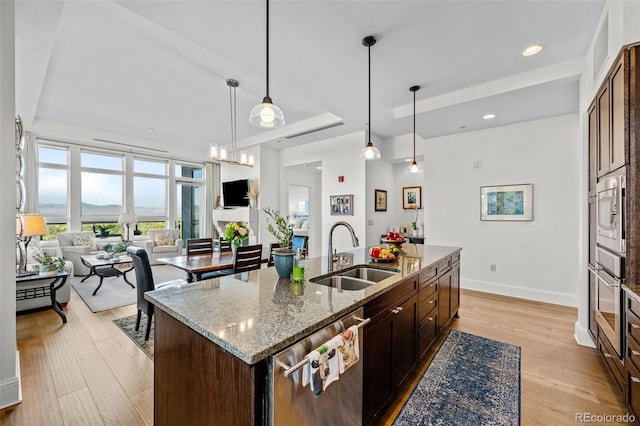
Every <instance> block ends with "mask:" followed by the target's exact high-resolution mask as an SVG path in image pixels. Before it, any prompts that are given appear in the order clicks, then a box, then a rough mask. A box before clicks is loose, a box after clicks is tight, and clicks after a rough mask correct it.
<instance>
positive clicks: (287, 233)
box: [262, 207, 293, 249]
mask: <svg viewBox="0 0 640 426" xmlns="http://www.w3.org/2000/svg"><path fill="white" fill-rule="evenodd" d="M262 210H263V211H264V212H265V213H266V214H267V215H268V216H269V217H270V218H271V220H273V221H274V222H275V226H273V223H269V224H268V225H267V231H269V232H270V233H271V235H273V236H274V237H276V239H277V240H278V242H279V243H280V248H281V249H288V248H289V247H291V238H293V226H292V225H291V224H290V223H289V216H281V215H280V211H279V210H271V208H270V207H267V208H266V209H262Z"/></svg>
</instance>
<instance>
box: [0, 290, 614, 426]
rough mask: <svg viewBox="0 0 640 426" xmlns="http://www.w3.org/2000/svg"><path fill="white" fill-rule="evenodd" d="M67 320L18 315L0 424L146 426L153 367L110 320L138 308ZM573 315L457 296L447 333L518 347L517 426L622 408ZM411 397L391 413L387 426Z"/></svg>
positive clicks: (75, 301)
mask: <svg viewBox="0 0 640 426" xmlns="http://www.w3.org/2000/svg"><path fill="white" fill-rule="evenodd" d="M66 313H67V317H68V320H69V322H68V323H67V324H66V325H64V326H62V325H61V322H60V318H59V317H58V316H57V315H56V314H55V312H53V311H52V310H48V311H42V312H36V313H32V314H27V315H19V316H18V317H17V333H18V350H19V351H20V362H21V372H22V391H23V402H22V403H21V404H18V405H16V406H14V407H10V408H7V409H5V410H2V411H0V424H1V425H7V426H9V425H25V426H31V425H63V424H65V425H82V426H85V425H106V424H118V425H137V424H147V425H152V424H153V362H152V361H151V360H150V359H149V358H148V357H147V356H146V355H145V354H144V353H143V352H142V351H141V350H140V349H139V348H138V347H137V346H136V345H135V344H134V343H133V342H131V341H130V340H129V338H128V337H126V336H125V335H124V333H122V332H121V331H120V330H119V329H118V328H117V327H116V326H115V325H113V323H112V322H111V321H112V320H114V319H116V318H121V317H124V316H128V315H133V314H134V313H135V306H133V305H132V306H127V307H124V308H118V309H113V310H110V311H105V312H100V313H97V314H93V313H91V311H90V310H89V309H88V308H87V307H86V305H85V304H84V302H82V300H81V299H80V298H79V297H78V295H77V294H76V293H75V291H74V290H73V289H72V295H71V302H70V303H69V306H68V309H67V310H66ZM576 313H577V311H576V310H575V309H572V308H567V307H563V306H557V305H549V304H545V303H539V302H530V301H526V300H521V299H513V298H508V297H503V296H496V295H491V294H486V293H480V292H474V291H468V290H462V297H461V307H460V318H459V319H457V320H455V322H454V325H453V327H454V328H456V329H458V330H461V331H465V332H468V333H473V334H476V335H479V336H484V337H488V338H491V339H495V340H499V341H502V342H506V343H510V344H513V345H518V346H520V347H522V384H521V386H522V424H523V425H538V424H540V425H551V424H553V425H565V424H567V425H568V424H573V423H575V413H578V412H580V413H581V412H588V413H593V414H612V415H615V414H623V413H624V411H625V410H624V407H623V406H622V405H621V404H620V402H619V401H618V400H617V398H616V396H615V394H614V392H613V388H612V386H611V384H610V383H609V381H608V380H607V377H606V376H605V372H604V367H603V365H602V364H601V362H600V360H599V359H598V357H597V353H596V352H595V350H594V349H589V348H585V347H581V346H578V345H577V344H576V343H575V341H574V339H573V327H574V322H575V320H576ZM423 371H424V367H423V368H421V369H419V371H418V372H417V373H416V374H415V377H414V379H413V382H414V383H415V382H417V380H418V379H419V377H420V376H421V374H422V372H423ZM408 395H409V392H406V393H405V394H404V395H403V396H402V397H401V398H399V399H398V401H396V403H395V404H394V405H393V406H392V407H391V408H390V410H389V412H388V416H387V418H386V419H385V422H386V423H387V424H390V423H391V422H392V421H393V418H394V417H395V415H396V414H397V412H398V411H399V410H400V408H401V405H402V403H403V402H404V400H406V398H407V397H408Z"/></svg>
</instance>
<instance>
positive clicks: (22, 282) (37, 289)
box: [16, 272, 69, 324]
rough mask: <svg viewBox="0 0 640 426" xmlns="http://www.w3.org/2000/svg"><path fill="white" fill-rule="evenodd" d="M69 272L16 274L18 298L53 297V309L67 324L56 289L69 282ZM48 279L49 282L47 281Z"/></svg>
mask: <svg viewBox="0 0 640 426" xmlns="http://www.w3.org/2000/svg"><path fill="white" fill-rule="evenodd" d="M68 276H69V273H68V272H54V273H52V274H43V275H40V274H35V275H26V276H21V277H18V276H16V300H26V299H35V298H36V297H46V296H50V297H51V309H53V310H54V311H56V313H57V314H58V315H60V318H62V322H63V323H64V324H66V322H67V316H66V315H65V314H64V312H62V305H61V304H60V302H58V301H57V300H56V291H58V290H60V288H62V286H63V285H64V283H66V282H67V277H68ZM46 281H48V283H47V282H46Z"/></svg>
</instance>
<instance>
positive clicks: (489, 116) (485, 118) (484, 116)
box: [482, 114, 496, 120]
mask: <svg viewBox="0 0 640 426" xmlns="http://www.w3.org/2000/svg"><path fill="white" fill-rule="evenodd" d="M492 118H496V115H495V114H486V115H483V116H482V119H483V120H491V119H492Z"/></svg>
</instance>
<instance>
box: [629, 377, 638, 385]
mask: <svg viewBox="0 0 640 426" xmlns="http://www.w3.org/2000/svg"><path fill="white" fill-rule="evenodd" d="M629 377H631V381H632V382H633V383H640V379H638V378H637V377H634V376H629Z"/></svg>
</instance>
